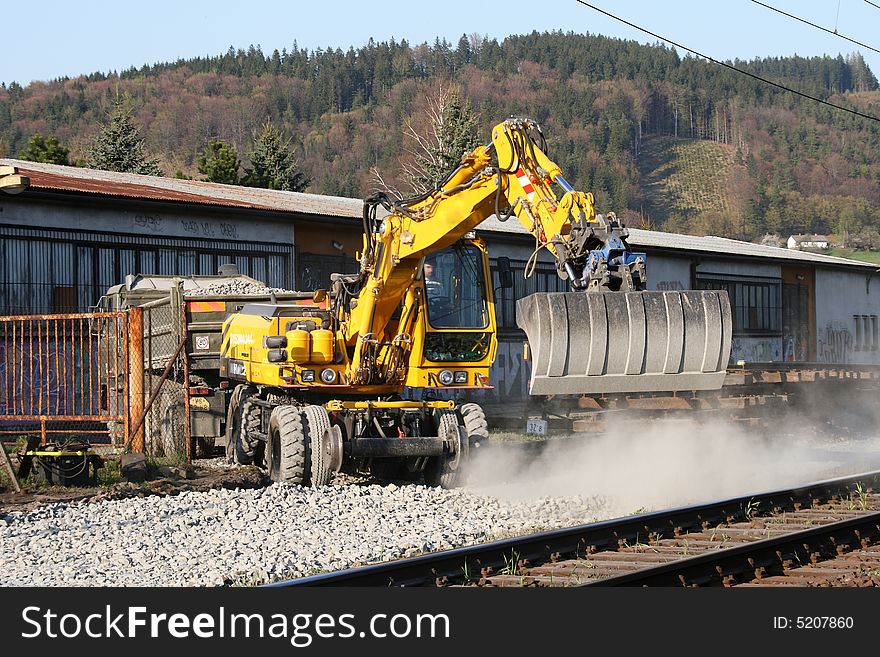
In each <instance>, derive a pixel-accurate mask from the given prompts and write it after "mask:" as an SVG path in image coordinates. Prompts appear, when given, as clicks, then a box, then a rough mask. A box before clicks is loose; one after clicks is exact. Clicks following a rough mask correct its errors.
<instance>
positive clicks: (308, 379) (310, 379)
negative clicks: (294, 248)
mask: <svg viewBox="0 0 880 657" xmlns="http://www.w3.org/2000/svg"><path fill="white" fill-rule="evenodd" d="M299 376H300V378H301V379H302V382H303V383H314V382H315V370H303V371H302V372H300V373H299Z"/></svg>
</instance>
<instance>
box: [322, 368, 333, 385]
mask: <svg viewBox="0 0 880 657" xmlns="http://www.w3.org/2000/svg"><path fill="white" fill-rule="evenodd" d="M321 381H323V382H324V383H326V384H327V385H328V386H329V385H330V384H331V383H336V370H331V369H330V368H329V367H327V368H324V369H323V370H321Z"/></svg>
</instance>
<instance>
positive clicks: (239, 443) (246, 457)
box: [226, 385, 260, 465]
mask: <svg viewBox="0 0 880 657" xmlns="http://www.w3.org/2000/svg"><path fill="white" fill-rule="evenodd" d="M249 394H250V388H249V386H246V385H238V386H236V387H235V389H234V390H233V391H232V394H231V395H230V396H229V407H228V408H227V409H226V460H227V461H228V462H229V463H235V464H237V465H251V464H252V463H253V462H254V458H255V456H256V452H257V447H258V446H259V444H260V441H259V440H258V439H256V438H254V439H248V437H247V435H248V434H247V430H248V429H250V428H251V427H252V424H253V422H252V418H250V417H248V418H247V420H246V419H245V417H246V416H245V414H246V413H247V414H248V415H250V413H251V411H250V410H249V409H250V408H256V409H257V411H259V407H258V406H255V405H253V404H248V402H247V398H246V396H247V395H249ZM243 397H244V398H245V399H244V401H242V398H243ZM256 419H257V423H259V420H260V416H259V414H257V416H256ZM257 430H259V427H257Z"/></svg>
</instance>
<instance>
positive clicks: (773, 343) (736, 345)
mask: <svg viewBox="0 0 880 657" xmlns="http://www.w3.org/2000/svg"><path fill="white" fill-rule="evenodd" d="M738 360H744V361H745V362H747V363H770V362H773V361H779V360H782V345H781V343H780V341H779V339H778V338H733V340H731V342H730V362H731V363H735V362H736V361H738Z"/></svg>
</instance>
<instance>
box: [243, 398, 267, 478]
mask: <svg viewBox="0 0 880 657" xmlns="http://www.w3.org/2000/svg"><path fill="white" fill-rule="evenodd" d="M262 416H263V409H262V408H261V407H260V406H258V405H257V404H255V403H254V402H252V401H251V400H249V399H246V400H245V402H244V403H243V404H242V405H241V446H240V447H241V450H242V451H243V452H245V453H247V454H250V455H251V463H253V464H254V465H259V466H263V465H264V463H263V461H264V458H265V452H266V443H264V442H263V441H262V440H260V439H259V438H251V436H252V435H253V433H254V432H256V431H261V430H262V424H263V423H262Z"/></svg>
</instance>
